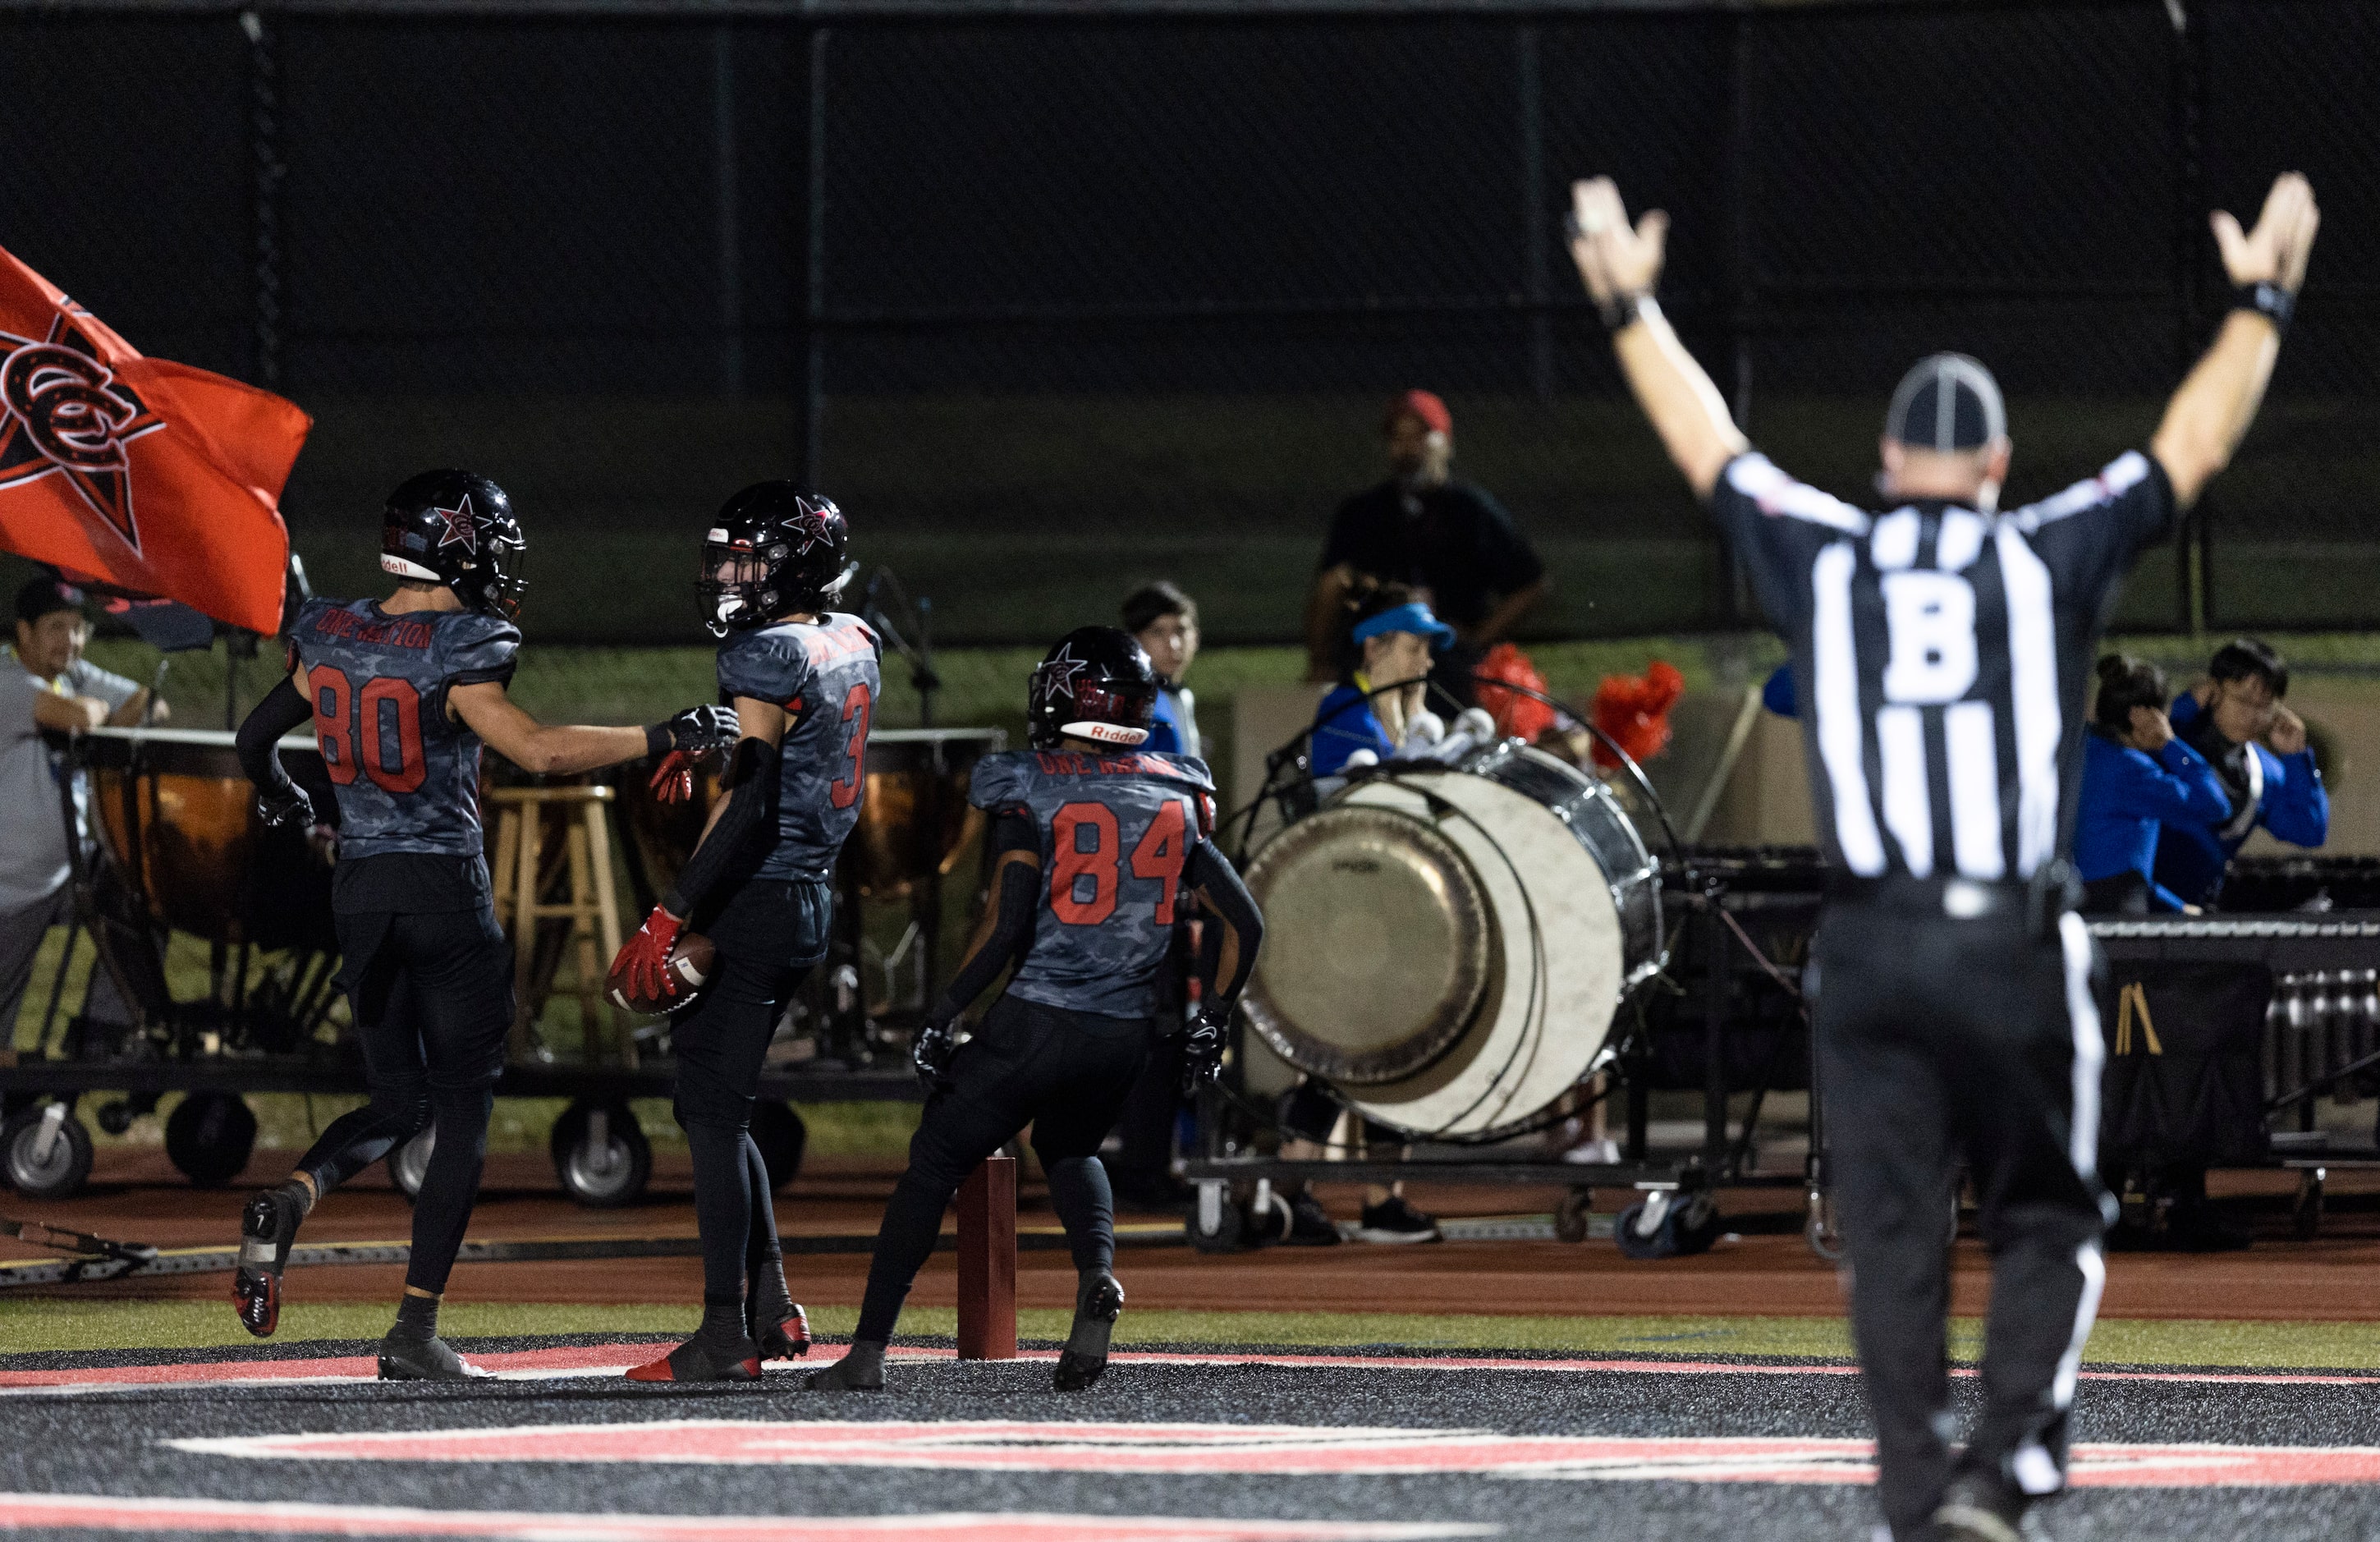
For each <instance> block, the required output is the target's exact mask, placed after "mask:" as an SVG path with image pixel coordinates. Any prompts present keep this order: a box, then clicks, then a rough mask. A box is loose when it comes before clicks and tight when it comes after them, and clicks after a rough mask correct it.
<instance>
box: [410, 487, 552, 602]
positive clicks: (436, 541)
mask: <svg viewBox="0 0 2380 1542" xmlns="http://www.w3.org/2000/svg"><path fill="white" fill-rule="evenodd" d="M527 552H528V539H527V538H526V537H524V536H523V535H522V534H521V528H520V521H519V520H517V519H516V518H514V517H513V501H512V500H511V499H510V498H508V497H506V496H505V495H504V489H503V488H501V487H498V486H497V485H496V484H495V483H493V482H492V481H490V480H488V479H487V478H485V477H482V476H480V475H478V474H477V473H475V472H470V471H424V472H422V473H421V475H419V476H418V477H412V478H408V479H407V480H406V481H405V482H404V483H403V484H402V485H400V486H399V487H398V488H397V490H396V491H395V492H392V493H390V494H389V495H388V507H387V509H386V510H385V511H383V514H382V516H381V527H380V565H381V569H382V571H383V572H386V573H394V574H395V575H396V576H397V577H400V578H411V579H414V580H415V581H417V582H420V583H431V584H444V585H445V586H446V587H447V588H448V589H453V590H454V591H455V595H456V596H457V597H458V598H460V599H461V600H462V601H463V603H464V604H465V605H466V606H467V607H468V608H469V609H471V610H475V611H479V612H480V613H483V614H487V615H495V616H502V617H504V619H505V620H506V621H517V620H518V619H520V601H521V594H522V592H523V591H524V590H526V589H528V580H526V579H524V578H523V577H521V559H522V557H523V556H524V555H525V554H526V553H527Z"/></svg>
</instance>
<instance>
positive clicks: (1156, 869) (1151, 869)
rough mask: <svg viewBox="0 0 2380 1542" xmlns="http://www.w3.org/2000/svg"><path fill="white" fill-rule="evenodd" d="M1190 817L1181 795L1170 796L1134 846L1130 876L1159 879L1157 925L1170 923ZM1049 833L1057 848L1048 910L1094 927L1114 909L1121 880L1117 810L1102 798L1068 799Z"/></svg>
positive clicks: (1071, 921)
mask: <svg viewBox="0 0 2380 1542" xmlns="http://www.w3.org/2000/svg"><path fill="white" fill-rule="evenodd" d="M1189 823H1190V821H1189V820H1188V819H1187V817H1185V816H1184V813H1183V812H1182V805H1181V803H1180V801H1179V800H1177V799H1173V798H1168V799H1166V800H1165V803H1164V805H1163V806H1162V807H1160V808H1159V809H1158V810H1157V814H1156V817H1155V818H1153V819H1151V820H1149V821H1148V828H1147V830H1145V831H1143V832H1141V836H1140V840H1139V841H1138V842H1137V843H1136V844H1135V845H1134V846H1133V848H1132V876H1133V877H1135V878H1138V879H1151V880H1155V881H1156V882H1157V884H1158V892H1157V924H1158V925H1159V926H1161V927H1170V926H1172V924H1173V898H1174V895H1175V893H1176V892H1178V891H1179V890H1180V888H1181V886H1182V865H1183V863H1184V861H1186V860H1188V858H1189V855H1190V854H1189V851H1188V848H1187V844H1186V837H1187V835H1188V833H1189ZM1050 844H1052V845H1054V846H1055V847H1056V848H1057V850H1056V853H1055V856H1056V861H1055V862H1053V863H1052V864H1051V867H1050V912H1051V913H1052V914H1053V915H1055V916H1056V917H1058V919H1059V920H1061V921H1063V922H1064V923H1065V924H1066V925H1068V926H1070V927H1095V926H1098V925H1099V924H1101V923H1102V922H1104V921H1105V920H1106V919H1107V918H1108V917H1111V916H1112V915H1114V914H1115V907H1116V886H1117V885H1118V884H1119V883H1121V882H1123V871H1122V863H1121V858H1122V856H1123V835H1122V834H1121V832H1119V831H1118V830H1117V828H1116V817H1115V810H1114V809H1112V808H1111V807H1108V806H1107V805H1106V804H1104V803H1069V804H1066V805H1065V806H1063V807H1061V808H1060V809H1059V810H1058V814H1057V817H1056V818H1055V819H1053V820H1050ZM1086 887H1087V888H1088V889H1089V891H1090V892H1089V893H1088V894H1085V893H1084V892H1083V891H1084V889H1085V888H1086Z"/></svg>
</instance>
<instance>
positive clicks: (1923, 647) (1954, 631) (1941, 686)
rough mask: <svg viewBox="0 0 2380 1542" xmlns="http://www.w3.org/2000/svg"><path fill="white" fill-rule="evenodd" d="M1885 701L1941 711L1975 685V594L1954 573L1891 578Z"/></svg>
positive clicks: (1886, 581) (1886, 580)
mask: <svg viewBox="0 0 2380 1542" xmlns="http://www.w3.org/2000/svg"><path fill="white" fill-rule="evenodd" d="M1881 582H1882V587H1883V590H1884V624H1885V629H1886V631H1887V633H1888V639H1887V640H1888V645H1889V647H1890V650H1891V652H1890V656H1889V657H1888V660H1887V661H1886V662H1885V666H1884V697H1885V699H1886V700H1887V701H1894V702H1906V703H1910V704H1912V705H1914V706H1925V707H1932V706H1940V705H1942V704H1944V703H1946V702H1951V701H1957V700H1959V699H1961V698H1963V697H1964V696H1965V695H1966V694H1967V692H1968V690H1969V688H1970V687H1972V686H1973V685H1974V683H1975V670H1976V657H1975V591H1974V589H1973V587H1972V586H1971V585H1969V584H1968V582H1967V580H1966V579H1964V578H1961V577H1959V576H1958V575H1957V574H1955V573H1934V572H1927V571H1923V570H1920V571H1916V572H1904V573H1887V574H1885V575H1884V576H1883V577H1882V580H1881Z"/></svg>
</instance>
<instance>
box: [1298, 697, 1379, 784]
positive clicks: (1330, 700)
mask: <svg viewBox="0 0 2380 1542" xmlns="http://www.w3.org/2000/svg"><path fill="white" fill-rule="evenodd" d="M1359 749H1368V750H1370V751H1371V752H1372V753H1373V754H1375V755H1377V756H1378V757H1379V758H1380V759H1383V760H1385V759H1388V758H1389V757H1390V756H1391V755H1394V754H1395V753H1396V752H1397V747H1396V746H1395V745H1394V744H1393V743H1391V742H1390V739H1389V731H1388V730H1387V729H1385V728H1383V727H1381V726H1380V720H1379V718H1378V715H1377V714H1376V713H1374V712H1373V710H1372V701H1371V698H1369V697H1368V696H1366V695H1365V694H1364V692H1363V690H1362V689H1361V688H1360V687H1358V686H1333V687H1331V691H1330V695H1329V696H1326V697H1324V698H1322V705H1321V706H1319V707H1317V708H1316V709H1315V710H1314V738H1313V740H1312V744H1311V747H1310V748H1309V751H1308V753H1309V754H1310V755H1311V756H1312V758H1313V765H1314V774H1315V775H1317V776H1336V775H1338V774H1339V773H1340V772H1341V771H1344V770H1345V769H1346V766H1347V757H1349V756H1350V755H1353V754H1354V753H1355V752H1356V751H1357V750H1359Z"/></svg>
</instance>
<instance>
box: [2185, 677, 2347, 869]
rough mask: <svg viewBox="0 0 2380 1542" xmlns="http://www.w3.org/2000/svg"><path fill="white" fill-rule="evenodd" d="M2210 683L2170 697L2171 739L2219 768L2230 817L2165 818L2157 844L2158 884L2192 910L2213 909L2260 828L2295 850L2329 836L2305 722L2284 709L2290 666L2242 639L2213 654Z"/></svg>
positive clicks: (2319, 778) (2318, 773) (2318, 774)
mask: <svg viewBox="0 0 2380 1542" xmlns="http://www.w3.org/2000/svg"><path fill="white" fill-rule="evenodd" d="M2206 673H2207V674H2209V675H2210V676H2212V679H2210V680H2209V681H2208V682H2207V683H2205V684H2204V685H2202V686H2198V687H2196V688H2195V689H2193V690H2190V691H2185V692H2183V693H2182V694H2181V695H2180V696H2178V697H2176V698H2174V699H2173V707H2172V709H2171V716H2172V719H2173V731H2174V735H2175V736H2176V737H2178V738H2180V740H2181V741H2182V742H2183V743H2185V744H2187V745H2189V746H2190V747H2191V748H2192V749H2194V750H2196V751H2198V753H2199V754H2200V755H2201V756H2203V757H2204V758H2205V759H2206V762H2207V763H2208V764H2209V765H2211V766H2213V767H2214V768H2215V773H2216V776H2218V777H2220V778H2221V779H2222V782H2223V791H2224V793H2225V795H2227V796H2228V798H2229V800H2230V805H2231V811H2230V814H2229V816H2228V818H2226V819H2222V820H2168V821H2166V825H2165V829H2164V832H2162V834H2161V835H2160V836H2159V837H2158V840H2157V848H2156V868H2155V880H2156V881H2157V882H2158V883H2160V884H2162V885H2164V886H2165V887H2166V888H2167V889H2168V890H2171V891H2172V892H2174V893H2176V894H2178V895H2180V897H2181V898H2182V899H2183V900H2184V901H2185V902H2187V903H2189V904H2192V905H2212V904H2214V903H2215V901H2216V898H2217V897H2218V896H2219V895H2220V894H2221V893H2222V891H2223V873H2224V868H2225V865H2226V864H2228V862H2229V861H2230V860H2231V858H2232V857H2233V856H2235V855H2237V854H2238V852H2239V850H2240V846H2241V845H2242V844H2245V842H2246V841H2247V839H2248V836H2249V834H2250V833H2251V832H2253V831H2254V830H2255V828H2256V827H2257V826H2258V825H2262V826H2264V827H2265V829H2266V830H2268V831H2270V832H2272V833H2273V835H2274V837H2275V838H2276V839H2277V840H2282V841H2287V842H2289V844H2291V845H2297V846H2319V845H2321V844H2323V843H2324V842H2325V841H2326V840H2328V839H2329V838H2330V798H2329V795H2327V794H2325V792H2324V791H2323V787H2322V772H2321V771H2319V770H2317V769H2316V768H2315V766H2314V759H2313V751H2312V750H2310V749H2308V748H2307V747H2306V729H2305V723H2304V722H2302V721H2301V720H2300V719H2299V717H2298V715H2297V714H2296V713H2295V712H2292V711H2290V710H2289V709H2288V708H2287V707H2285V706H2283V705H2281V700H2282V698H2284V697H2286V696H2288V695H2289V664H2288V662H2286V661H2284V660H2283V659H2282V658H2281V656H2280V654H2279V653H2277V652H2276V651H2275V650H2273V648H2272V646H2271V645H2270V644H2268V643H2265V642H2263V641H2260V640H2258V639H2256V638H2254V637H2241V638H2240V639H2239V640H2238V641H2236V642H2229V643H2226V644H2224V645H2223V647H2222V648H2220V649H2219V650H2216V654H2215V658H2214V660H2213V662H2210V663H2209V664H2208V665H2207V669H2206Z"/></svg>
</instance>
